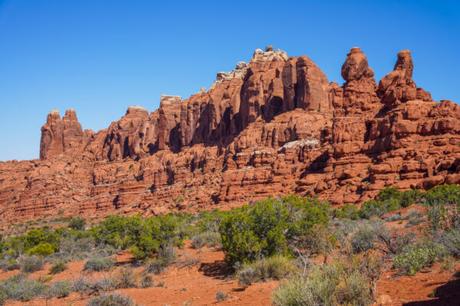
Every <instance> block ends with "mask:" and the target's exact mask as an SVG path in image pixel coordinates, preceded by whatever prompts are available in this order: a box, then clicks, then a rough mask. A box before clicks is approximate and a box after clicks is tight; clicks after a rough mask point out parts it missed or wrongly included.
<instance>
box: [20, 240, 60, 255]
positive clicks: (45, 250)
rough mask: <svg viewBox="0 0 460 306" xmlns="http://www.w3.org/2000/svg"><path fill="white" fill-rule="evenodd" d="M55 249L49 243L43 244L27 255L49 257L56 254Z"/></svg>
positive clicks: (28, 251)
mask: <svg viewBox="0 0 460 306" xmlns="http://www.w3.org/2000/svg"><path fill="white" fill-rule="evenodd" d="M55 251H56V250H55V248H54V247H53V246H52V245H51V244H50V243H48V242H41V243H39V244H37V245H36V246H34V247H32V248H30V249H28V250H27V255H39V256H48V255H51V254H53V253H54V252H55Z"/></svg>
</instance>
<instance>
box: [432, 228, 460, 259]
mask: <svg viewBox="0 0 460 306" xmlns="http://www.w3.org/2000/svg"><path fill="white" fill-rule="evenodd" d="M436 241H437V242H438V243H439V244H441V245H443V246H444V248H445V249H446V251H447V252H448V253H449V254H450V255H451V256H454V257H456V258H460V229H458V228H453V229H450V230H448V231H445V232H442V233H441V234H439V235H438V236H437V237H436Z"/></svg>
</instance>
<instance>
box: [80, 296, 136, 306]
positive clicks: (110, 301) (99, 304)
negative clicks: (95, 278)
mask: <svg viewBox="0 0 460 306" xmlns="http://www.w3.org/2000/svg"><path fill="white" fill-rule="evenodd" d="M134 305H135V304H134V302H133V300H132V299H131V298H129V297H127V296H124V295H120V294H117V293H112V294H107V295H101V296H97V297H93V298H92V299H91V300H90V301H89V302H88V304H87V306H134Z"/></svg>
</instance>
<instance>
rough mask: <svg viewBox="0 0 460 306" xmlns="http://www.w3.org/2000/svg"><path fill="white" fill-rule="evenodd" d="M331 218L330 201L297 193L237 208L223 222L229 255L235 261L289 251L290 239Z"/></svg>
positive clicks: (224, 244) (225, 250)
mask: <svg viewBox="0 0 460 306" xmlns="http://www.w3.org/2000/svg"><path fill="white" fill-rule="evenodd" d="M328 220H329V207H328V206H327V205H326V204H323V203H320V202H319V201H316V200H309V199H306V198H300V197H297V196H288V197H284V198H282V199H273V198H269V199H266V200H263V201H259V202H256V203H255V204H254V205H250V206H244V207H242V208H240V209H235V210H233V211H231V212H230V213H229V214H228V215H226V216H225V217H224V219H223V220H222V222H221V225H220V235H221V238H222V248H223V250H224V252H225V258H226V260H227V262H229V263H231V264H235V263H237V262H240V263H245V262H250V261H253V260H256V259H258V258H261V257H270V256H273V255H276V254H288V253H289V252H290V250H289V248H288V244H289V241H292V240H294V239H295V238H296V237H298V236H300V235H302V234H304V233H305V232H306V231H307V230H309V229H310V228H312V227H313V225H315V224H326V223H327V222H328Z"/></svg>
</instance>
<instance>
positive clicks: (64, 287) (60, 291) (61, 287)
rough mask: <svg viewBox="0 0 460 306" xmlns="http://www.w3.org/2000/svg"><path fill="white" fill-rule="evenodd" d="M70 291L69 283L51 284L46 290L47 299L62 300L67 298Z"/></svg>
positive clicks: (58, 282)
mask: <svg viewBox="0 0 460 306" xmlns="http://www.w3.org/2000/svg"><path fill="white" fill-rule="evenodd" d="M71 291H72V285H71V283H70V282H69V281H57V282H54V283H53V284H51V286H50V287H49V288H48V289H47V290H46V297H47V298H54V297H56V298H64V297H67V296H69V294H70V292H71Z"/></svg>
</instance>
